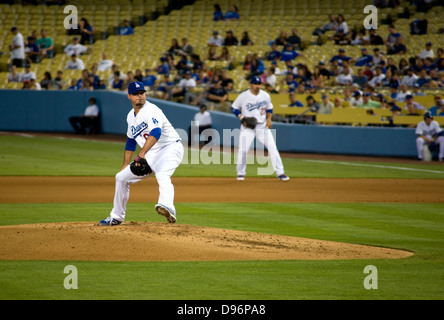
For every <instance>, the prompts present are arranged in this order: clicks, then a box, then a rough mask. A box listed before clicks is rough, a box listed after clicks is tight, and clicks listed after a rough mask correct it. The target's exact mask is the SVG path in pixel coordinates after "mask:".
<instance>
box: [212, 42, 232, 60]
mask: <svg viewBox="0 0 444 320" xmlns="http://www.w3.org/2000/svg"><path fill="white" fill-rule="evenodd" d="M216 60H218V61H231V60H232V57H231V54H230V51H229V50H228V48H227V47H225V46H224V47H222V52H221V53H220V55H218V56H217V58H216Z"/></svg>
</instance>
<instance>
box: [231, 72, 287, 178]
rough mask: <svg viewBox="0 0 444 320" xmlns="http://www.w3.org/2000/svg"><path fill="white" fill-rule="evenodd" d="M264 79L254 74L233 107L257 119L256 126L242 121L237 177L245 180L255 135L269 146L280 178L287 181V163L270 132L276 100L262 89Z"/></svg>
mask: <svg viewBox="0 0 444 320" xmlns="http://www.w3.org/2000/svg"><path fill="white" fill-rule="evenodd" d="M261 84H262V80H261V78H260V77H258V76H255V77H253V78H252V79H251V80H250V89H248V90H245V91H244V92H242V93H241V94H239V96H238V97H237V98H236V100H235V101H234V102H233V104H232V106H231V111H232V112H233V113H234V114H235V115H236V116H237V117H238V118H239V119H242V117H254V118H256V119H257V125H256V128H255V129H254V130H253V129H250V128H246V127H245V125H243V124H242V125H241V129H240V136H239V149H238V158H237V166H236V171H237V180H244V179H245V174H246V169H247V153H248V150H249V149H250V147H251V144H252V143H253V140H254V138H255V137H256V138H257V139H258V140H259V141H260V142H261V143H262V144H263V145H264V146H265V147H266V148H267V150H268V155H269V157H270V160H271V164H272V167H273V169H274V171H275V172H276V175H277V177H278V178H279V180H282V181H288V180H290V178H289V177H288V176H286V175H285V173H284V165H283V164H282V159H281V156H280V155H279V151H278V149H277V147H276V142H275V141H274V138H273V135H272V134H271V131H270V129H271V126H272V123H271V117H272V115H273V104H272V103H271V98H270V95H269V94H268V93H267V92H265V91H263V90H261Z"/></svg>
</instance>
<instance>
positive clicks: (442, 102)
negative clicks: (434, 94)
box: [438, 99, 444, 117]
mask: <svg viewBox="0 0 444 320" xmlns="http://www.w3.org/2000/svg"><path fill="white" fill-rule="evenodd" d="M439 110H440V111H439V113H438V117H444V99H441V100H439Z"/></svg>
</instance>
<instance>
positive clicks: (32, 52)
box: [25, 36, 41, 63]
mask: <svg viewBox="0 0 444 320" xmlns="http://www.w3.org/2000/svg"><path fill="white" fill-rule="evenodd" d="M25 54H26V60H27V62H29V63H38V62H40V56H41V53H40V48H39V46H38V45H37V43H36V39H35V38H34V37H33V36H29V37H28V42H27V43H26V46H25Z"/></svg>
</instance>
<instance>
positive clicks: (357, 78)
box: [352, 69, 368, 88]
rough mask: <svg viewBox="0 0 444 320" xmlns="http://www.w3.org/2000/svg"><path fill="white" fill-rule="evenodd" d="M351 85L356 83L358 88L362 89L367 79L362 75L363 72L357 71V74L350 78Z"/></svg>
mask: <svg viewBox="0 0 444 320" xmlns="http://www.w3.org/2000/svg"><path fill="white" fill-rule="evenodd" d="M352 78H353V83H356V84H357V85H358V86H359V88H364V86H365V85H366V84H367V82H368V77H367V76H366V75H365V74H364V70H362V69H358V74H356V75H354V76H352Z"/></svg>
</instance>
